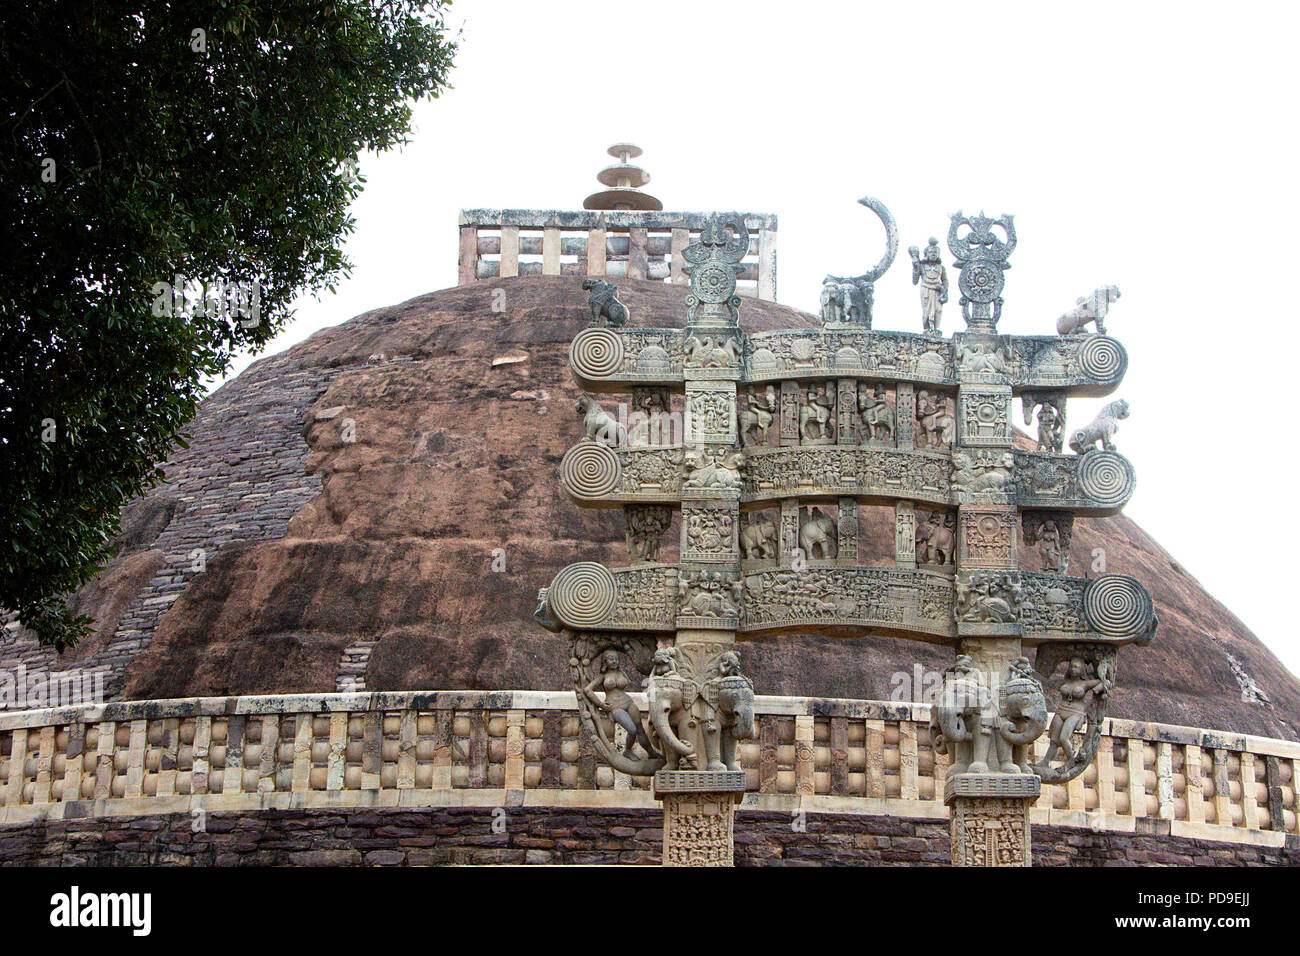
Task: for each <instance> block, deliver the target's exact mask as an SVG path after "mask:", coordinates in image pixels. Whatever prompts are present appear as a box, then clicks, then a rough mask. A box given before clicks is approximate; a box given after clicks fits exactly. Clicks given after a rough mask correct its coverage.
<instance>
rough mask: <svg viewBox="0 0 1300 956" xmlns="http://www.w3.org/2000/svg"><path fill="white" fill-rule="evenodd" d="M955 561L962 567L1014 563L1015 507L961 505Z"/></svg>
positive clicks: (1006, 566) (1009, 564)
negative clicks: (984, 507) (967, 506)
mask: <svg viewBox="0 0 1300 956" xmlns="http://www.w3.org/2000/svg"><path fill="white" fill-rule="evenodd" d="M958 561H959V563H960V564H961V566H962V567H965V568H971V567H977V568H1013V567H1015V566H1016V510H1015V509H1014V508H1002V509H992V510H981V509H973V508H962V509H961V538H960V542H959V545H958Z"/></svg>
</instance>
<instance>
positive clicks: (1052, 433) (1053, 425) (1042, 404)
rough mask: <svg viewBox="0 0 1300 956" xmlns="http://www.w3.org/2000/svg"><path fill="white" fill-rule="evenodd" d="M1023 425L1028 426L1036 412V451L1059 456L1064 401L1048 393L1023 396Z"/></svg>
mask: <svg viewBox="0 0 1300 956" xmlns="http://www.w3.org/2000/svg"><path fill="white" fill-rule="evenodd" d="M1024 406H1025V424H1026V425H1028V424H1029V423H1030V422H1031V421H1032V419H1033V415H1034V409H1035V408H1036V409H1037V410H1038V450H1039V451H1047V452H1051V453H1052V454H1055V455H1059V454H1060V453H1061V446H1062V445H1063V444H1064V443H1065V411H1064V406H1065V400H1064V399H1063V398H1062V397H1060V396H1059V395H1055V394H1052V393H1049V392H1044V393H1040V394H1034V393H1030V392H1026V393H1025V395H1024Z"/></svg>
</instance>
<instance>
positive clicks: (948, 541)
mask: <svg viewBox="0 0 1300 956" xmlns="http://www.w3.org/2000/svg"><path fill="white" fill-rule="evenodd" d="M955 524H956V521H955V520H954V519H953V516H952V515H944V516H943V517H942V519H940V516H939V513H938V512H937V511H932V512H930V517H929V518H927V519H926V522H925V524H923V525H918V526H917V529H916V560H917V562H918V563H920V564H952V562H953V555H954V553H955V552H956V548H957V534H956V531H955V529H954V525H955Z"/></svg>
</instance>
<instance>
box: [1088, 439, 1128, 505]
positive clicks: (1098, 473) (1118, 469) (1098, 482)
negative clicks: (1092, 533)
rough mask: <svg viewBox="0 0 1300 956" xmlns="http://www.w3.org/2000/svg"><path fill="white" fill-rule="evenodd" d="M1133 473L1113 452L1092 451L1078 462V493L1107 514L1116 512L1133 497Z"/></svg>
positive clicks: (1122, 457)
mask: <svg viewBox="0 0 1300 956" xmlns="http://www.w3.org/2000/svg"><path fill="white" fill-rule="evenodd" d="M1136 488H1137V474H1136V473H1135V472H1134V471H1133V466H1132V464H1130V463H1129V460H1128V459H1127V458H1125V457H1124V456H1123V455H1121V454H1120V453H1119V452H1117V451H1105V450H1103V449H1094V450H1092V451H1090V452H1087V453H1086V454H1084V455H1083V457H1081V458H1080V459H1079V491H1080V493H1081V494H1082V495H1083V497H1085V498H1088V499H1089V500H1091V501H1093V502H1095V503H1096V504H1097V505H1098V506H1100V507H1102V508H1105V509H1107V510H1110V511H1119V509H1121V508H1122V507H1124V505H1125V504H1127V503H1128V500H1129V499H1130V498H1132V497H1133V492H1134V490H1135V489H1136Z"/></svg>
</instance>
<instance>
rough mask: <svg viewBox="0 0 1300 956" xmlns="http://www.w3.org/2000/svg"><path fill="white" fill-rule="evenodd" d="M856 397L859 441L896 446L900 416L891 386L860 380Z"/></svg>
mask: <svg viewBox="0 0 1300 956" xmlns="http://www.w3.org/2000/svg"><path fill="white" fill-rule="evenodd" d="M841 395H843V393H841ZM855 398H856V401H857V419H858V420H857V423H856V425H857V436H858V442H859V443H860V444H863V445H866V444H883V445H887V446H889V447H894V446H896V445H897V444H898V418H897V416H896V414H895V408H894V404H895V403H894V402H892V401H890V395H889V388H888V387H887V386H886V385H884V384H883V383H881V382H877V383H875V384H872V383H869V382H861V381H860V382H858V383H857V389H856V396H855ZM842 400H843V397H842V398H841V401H842Z"/></svg>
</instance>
